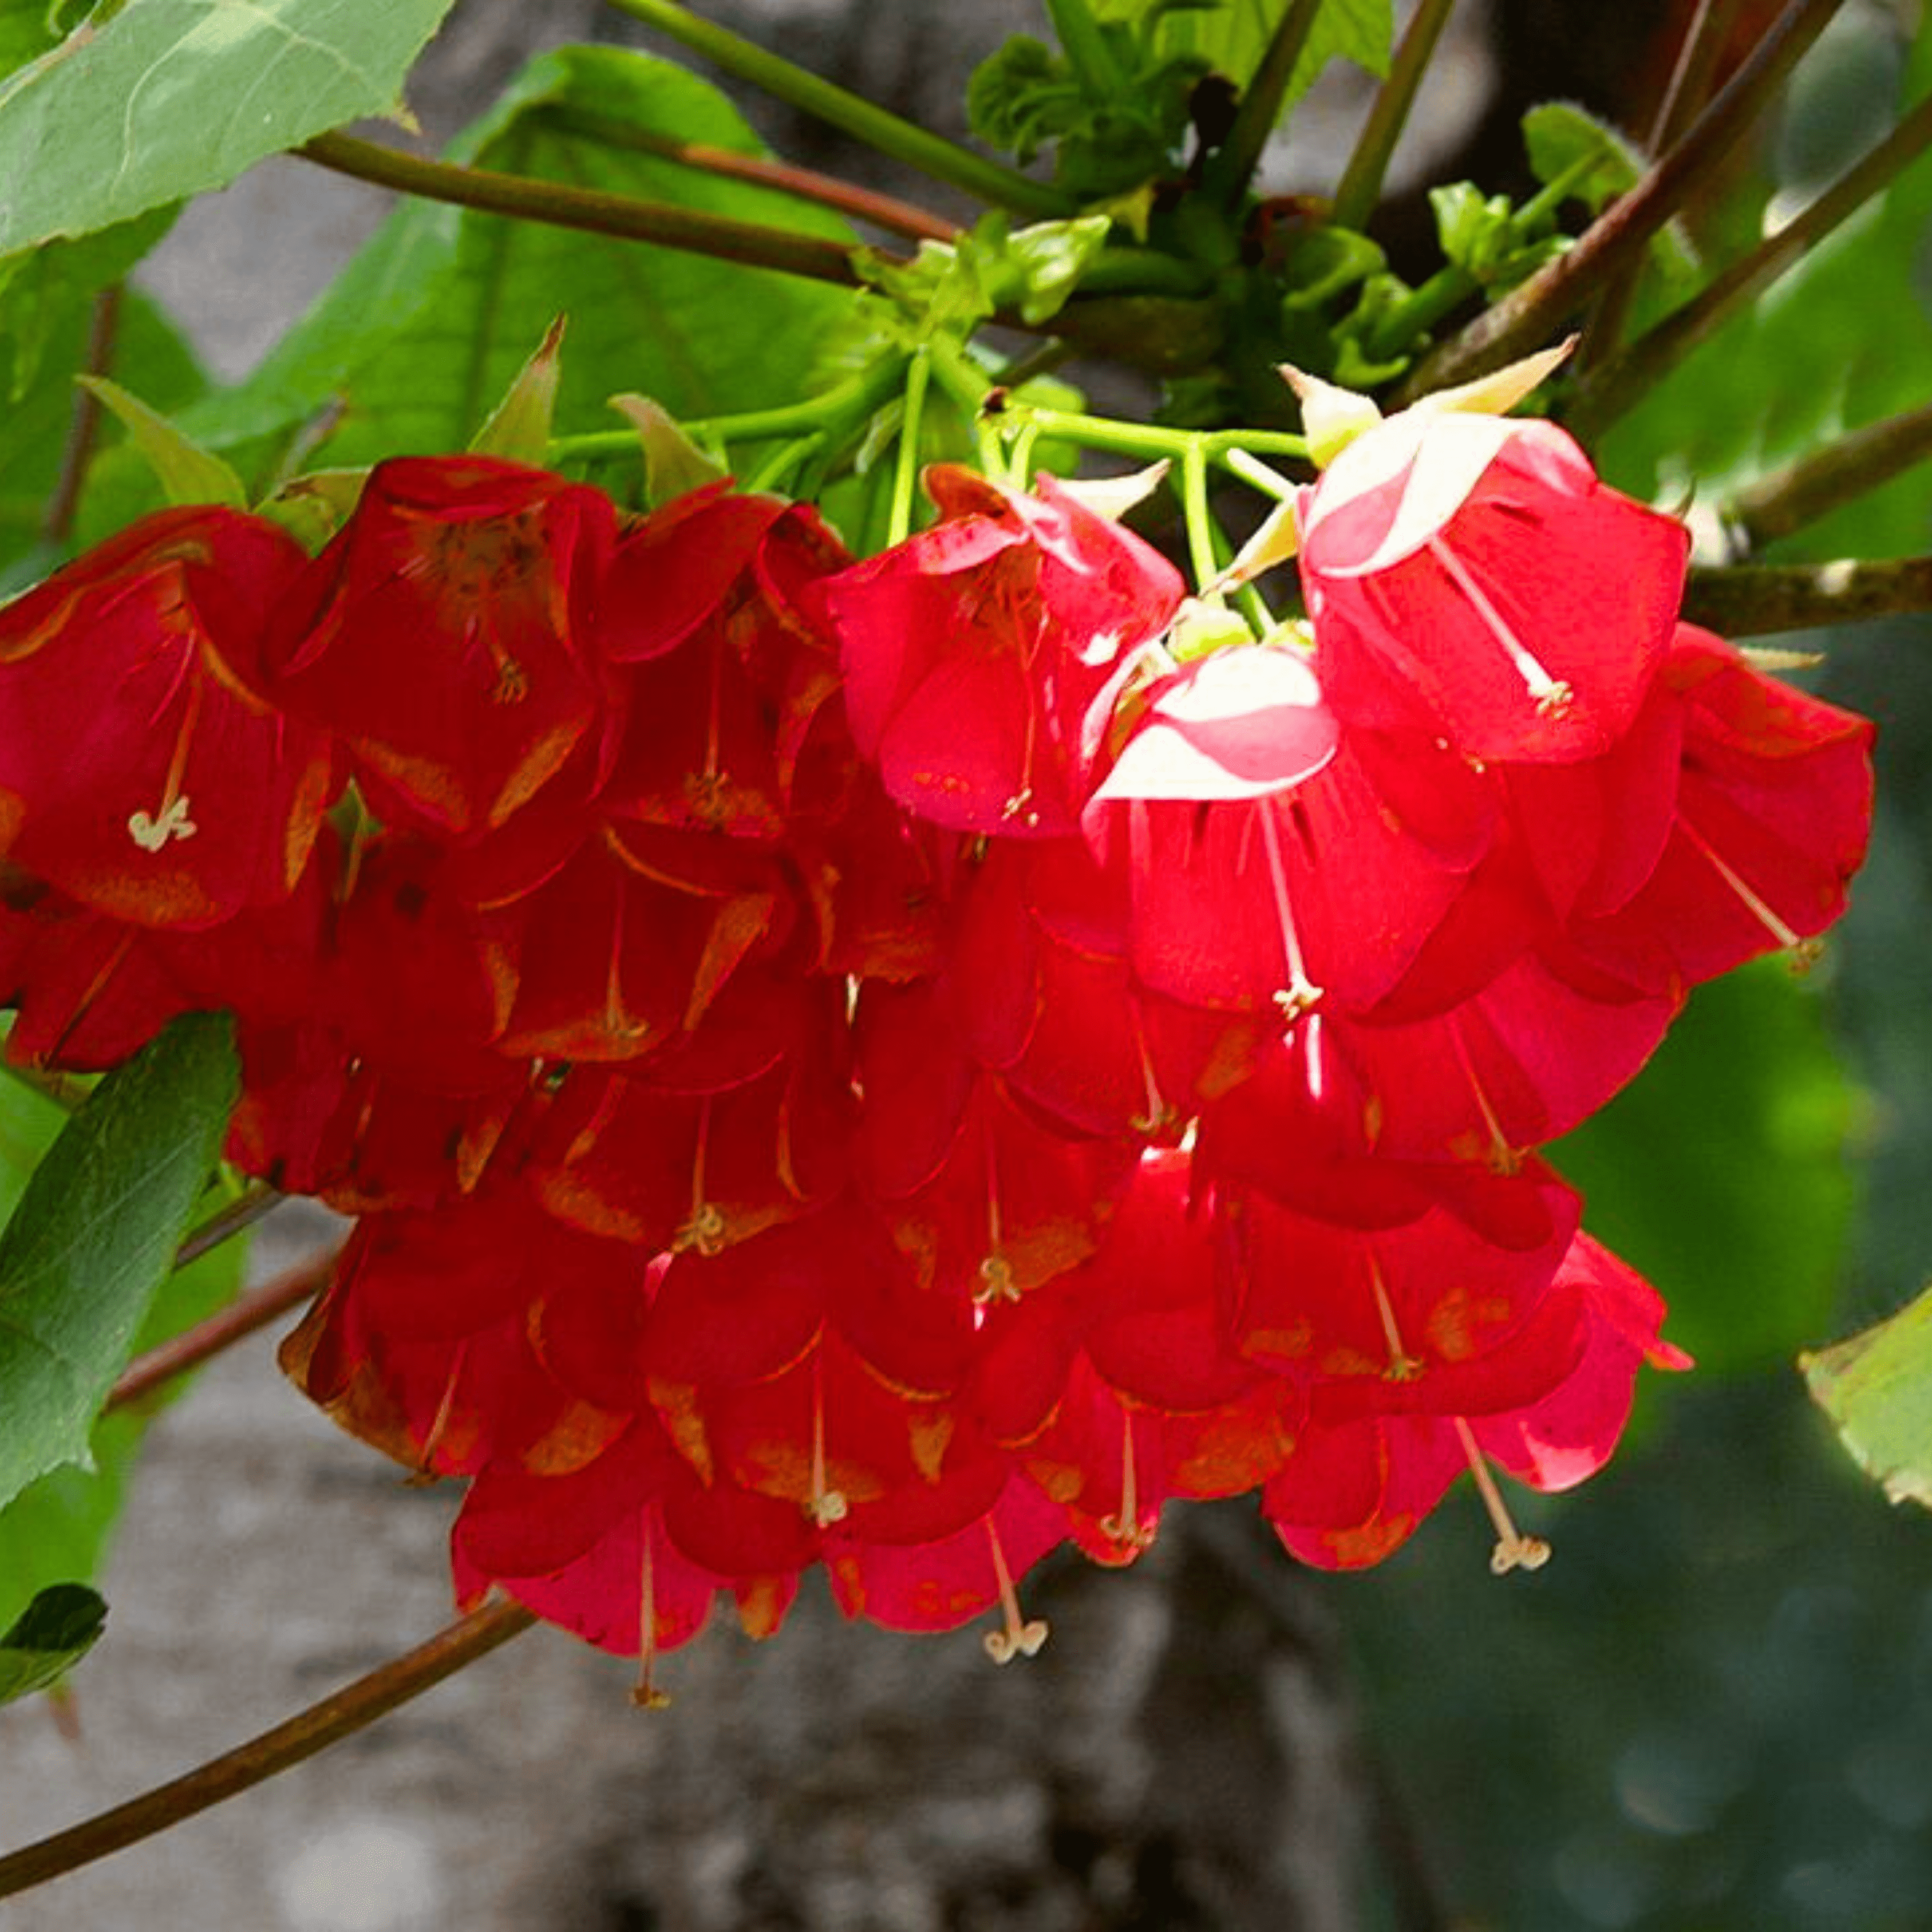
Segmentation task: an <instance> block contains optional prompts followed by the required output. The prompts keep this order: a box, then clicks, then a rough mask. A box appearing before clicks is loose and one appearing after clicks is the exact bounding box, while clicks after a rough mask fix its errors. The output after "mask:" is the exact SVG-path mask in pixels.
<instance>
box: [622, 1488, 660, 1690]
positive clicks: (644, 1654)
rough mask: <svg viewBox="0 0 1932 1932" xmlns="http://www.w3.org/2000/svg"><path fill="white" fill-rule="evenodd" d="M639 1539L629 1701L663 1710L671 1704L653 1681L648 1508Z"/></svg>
mask: <svg viewBox="0 0 1932 1932" xmlns="http://www.w3.org/2000/svg"><path fill="white" fill-rule="evenodd" d="M637 1539H638V1541H640V1543H641V1544H643V1551H644V1554H643V1562H641V1563H640V1565H638V1576H637V1682H636V1683H635V1684H634V1685H632V1686H631V1703H633V1704H634V1705H636V1706H637V1709H639V1710H640V1711H662V1710H665V1709H668V1708H669V1706H670V1692H669V1691H661V1690H659V1689H658V1686H657V1685H656V1684H655V1682H653V1681H652V1673H653V1672H654V1671H655V1668H656V1665H657V1661H658V1597H657V1586H656V1583H655V1579H654V1578H653V1577H652V1571H651V1519H650V1515H649V1512H648V1511H646V1512H645V1513H644V1514H642V1515H641V1516H640V1517H639V1518H638V1519H637Z"/></svg>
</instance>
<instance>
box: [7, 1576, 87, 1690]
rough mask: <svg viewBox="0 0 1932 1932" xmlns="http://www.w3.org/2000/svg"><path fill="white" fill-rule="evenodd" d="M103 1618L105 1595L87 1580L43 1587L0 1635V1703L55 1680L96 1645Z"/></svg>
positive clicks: (40, 1688) (39, 1688)
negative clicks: (86, 1581)
mask: <svg viewBox="0 0 1932 1932" xmlns="http://www.w3.org/2000/svg"><path fill="white" fill-rule="evenodd" d="M106 1626H107V1599H106V1598H104V1597H103V1596H101V1594H100V1593H99V1592H98V1591H95V1590H90V1589H89V1588H88V1587H87V1586H86V1584H85V1583H55V1584H54V1585H52V1586H51V1587H50V1588H49V1589H45V1590H43V1591H41V1592H40V1594H39V1595H37V1597H35V1598H34V1601H32V1602H31V1604H28V1606H27V1607H26V1610H23V1611H22V1612H21V1613H20V1616H19V1618H18V1619H17V1620H16V1621H15V1622H14V1624H13V1627H12V1628H10V1630H8V1631H5V1633H4V1634H0V1704H10V1703H13V1700H14V1699H15V1698H17V1697H27V1696H28V1695H29V1694H31V1693H32V1692H34V1691H44V1690H46V1689H47V1688H49V1685H54V1684H57V1683H58V1682H59V1681H60V1680H61V1679H62V1678H63V1677H64V1676H66V1675H67V1673H68V1671H70V1670H72V1669H73V1668H74V1665H75V1664H77V1663H79V1662H80V1660H81V1659H82V1658H83V1657H85V1656H86V1655H87V1653H88V1652H89V1651H90V1650H92V1649H93V1648H94V1646H95V1643H97V1642H98V1640H99V1639H100V1636H101V1631H103V1629H104V1628H106Z"/></svg>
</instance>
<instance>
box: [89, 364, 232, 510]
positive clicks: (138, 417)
mask: <svg viewBox="0 0 1932 1932" xmlns="http://www.w3.org/2000/svg"><path fill="white" fill-rule="evenodd" d="M79 380H80V386H81V387H82V388H83V389H86V390H87V391H88V392H89V393H90V394H91V395H95V396H97V397H98V398H100V400H101V405H102V407H104V408H105V409H107V410H110V411H112V413H113V414H114V416H115V417H116V418H118V419H119V421H120V422H121V425H122V427H123V428H125V429H126V431H127V434H128V438H129V440H130V441H131V442H132V443H133V446H134V447H135V449H137V450H138V451H139V452H140V454H141V457H142V460H144V461H145V463H146V464H147V466H148V468H149V469H151V470H152V471H153V472H154V475H155V478H156V479H157V481H159V483H160V486H161V488H162V490H163V492H164V493H165V494H166V497H167V499H168V502H169V504H171V505H187V504H192V503H218V504H221V505H225V506H226V508H229V509H231V510H243V509H246V508H248V492H247V491H246V490H244V489H243V488H242V479H241V478H240V477H239V476H237V475H236V473H235V472H234V471H233V469H229V466H228V465H227V464H226V463H224V462H223V461H222V460H221V459H220V457H218V456H211V455H209V454H208V452H207V451H206V450H205V449H202V447H201V446H200V445H199V443H196V442H195V441H194V440H193V438H192V437H187V436H184V435H183V434H181V431H180V430H179V429H178V428H177V427H176V426H175V424H174V423H172V422H170V421H169V419H168V418H167V417H166V416H163V415H162V414H161V413H160V411H159V410H156V409H151V408H150V407H148V404H145V403H144V402H142V400H141V399H140V398H139V396H136V395H130V393H129V392H128V391H127V390H125V389H122V388H121V385H120V384H119V383H113V382H110V381H109V380H108V379H107V377H105V376H83V377H80V379H79Z"/></svg>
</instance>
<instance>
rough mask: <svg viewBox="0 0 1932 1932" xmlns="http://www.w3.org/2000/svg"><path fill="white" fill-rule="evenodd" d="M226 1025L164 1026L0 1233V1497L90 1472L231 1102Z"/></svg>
mask: <svg viewBox="0 0 1932 1932" xmlns="http://www.w3.org/2000/svg"><path fill="white" fill-rule="evenodd" d="M236 1079H237V1074H236V1060H235V1051H234V1046H233V1032H232V1028H231V1025H230V1023H229V1021H228V1020H227V1019H225V1018H223V1017H220V1016H214V1015H209V1014H193V1015H190V1016H188V1017H187V1018H186V1019H181V1020H178V1021H176V1022H175V1023H174V1025H172V1026H170V1027H169V1028H168V1029H167V1031H166V1032H165V1033H163V1034H162V1035H161V1036H160V1038H159V1039H158V1040H155V1041H154V1042H153V1043H152V1044H151V1045H150V1046H148V1047H146V1048H145V1049H143V1050H142V1052H140V1053H139V1054H138V1055H136V1056H135V1058H133V1059H132V1060H130V1061H127V1063H126V1064H124V1065H123V1066H121V1067H117V1068H116V1069H115V1071H114V1072H113V1073H110V1075H109V1076H107V1079H104V1081H102V1082H101V1085H99V1086H98V1088H95V1091H94V1092H93V1093H92V1094H90V1095H89V1097H88V1100H87V1101H86V1104H85V1105H84V1106H83V1107H82V1108H81V1109H80V1112H78V1113H77V1114H76V1115H74V1118H73V1119H72V1120H71V1121H69V1122H68V1124H67V1126H66V1127H65V1129H64V1130H62V1133H61V1135H60V1137H59V1138H58V1139H57V1140H56V1141H55V1143H54V1145H53V1147H52V1149H51V1151H49V1153H48V1154H47V1156H46V1159H45V1160H43V1161H42V1162H41V1163H40V1165H39V1166H38V1167H37V1168H36V1169H35V1170H34V1175H33V1178H32V1179H31V1181H29V1182H28V1184H27V1187H26V1192H25V1193H23V1196H22V1197H21V1199H20V1205H19V1206H18V1207H17V1208H15V1210H14V1211H13V1216H12V1217H11V1219H10V1220H9V1221H8V1222H7V1227H6V1230H5V1233H4V1234H0V1504H4V1503H7V1502H11V1501H12V1500H13V1499H14V1498H15V1497H16V1496H18V1495H19V1494H20V1492H21V1491H22V1490H23V1489H25V1488H26V1486H27V1485H28V1484H29V1483H31V1482H32V1481H34V1479H35V1478H37V1477H40V1476H43V1475H46V1473H47V1472H49V1470H52V1469H59V1468H61V1467H62V1466H64V1465H66V1464H69V1463H73V1464H77V1465H79V1466H80V1467H81V1468H83V1469H86V1467H88V1466H89V1459H90V1453H91V1452H90V1448H89V1438H90V1435H91V1433H92V1429H93V1426H94V1422H95V1416H96V1415H97V1414H98V1412H99V1410H100V1408H101V1403H102V1402H103V1400H104V1399H105V1397H106V1396H107V1392H108V1390H109V1389H110V1387H111V1386H112V1385H113V1381H114V1378H115V1375H116V1374H117V1373H118V1372H119V1370H120V1368H121V1364H123V1363H124V1361H126V1359H127V1352H128V1350H129V1348H130V1346H131V1344H132V1343H133V1340H134V1338H135V1336H136V1332H137V1331H138V1330H139V1328H140V1325H141V1324H142V1321H143V1319H145V1316H146V1315H147V1313H148V1308H149V1307H150V1305H151V1303H152V1301H153V1300H154V1295H155V1292H156V1291H157V1289H158V1288H159V1287H160V1284H161V1283H163V1281H164V1280H166V1277H167V1274H168V1271H169V1268H170V1267H171V1266H172V1262H173V1259H174V1254H175V1247H176V1244H178V1242H179V1241H180V1239H181V1233H182V1232H183V1230H184V1229H185V1227H186V1226H187V1223H188V1220H189V1218H190V1216H191V1214H193V1210H194V1207H195V1204H196V1202H197V1201H198V1200H199V1199H200V1196H201V1194H202V1188H203V1187H204V1185H205V1183H206V1181H207V1179H208V1173H209V1171H210V1169H211V1167H212V1166H213V1164H214V1159H215V1157H216V1154H217V1151H218V1150H219V1148H220V1142H221V1135H222V1132H223V1128H224V1127H225V1126H226V1122H227V1118H228V1114H229V1109H230V1108H231V1107H232V1106H233V1104H234V1100H235V1093H236Z"/></svg>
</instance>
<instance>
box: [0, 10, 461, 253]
mask: <svg viewBox="0 0 1932 1932" xmlns="http://www.w3.org/2000/svg"><path fill="white" fill-rule="evenodd" d="M450 5H451V0H128V4H127V5H126V6H124V7H122V8H121V10H119V11H118V12H116V13H114V14H113V17H111V18H110V19H108V20H107V21H106V23H105V24H104V25H102V26H95V25H94V24H93V23H92V22H90V23H87V24H85V25H83V26H80V27H77V28H76V29H75V30H74V31H73V32H72V33H71V34H69V35H68V37H67V38H66V39H65V40H63V41H62V43H61V44H60V45H59V46H58V47H55V48H53V49H51V50H50V51H49V52H46V53H44V54H43V55H40V57H39V58H37V59H36V60H33V61H31V62H28V64H27V65H25V66H23V67H20V68H17V69H16V71H14V72H13V74H10V75H9V76H8V77H7V79H6V80H5V81H0V184H5V187H4V189H0V254H10V253H11V252H12V251H13V250H15V249H17V248H28V247H30V246H31V245H32V244H34V242H44V241H46V239H49V237H50V236H55V235H85V234H86V233H89V231H90V230H92V229H96V228H105V227H107V226H108V225H109V224H110V223H113V222H116V221H124V220H127V218H128V217H130V215H136V214H141V213H142V212H143V211H145V210H146V209H148V208H154V207H157V206H159V205H160V204H161V203H163V202H170V201H179V200H181V199H183V198H184V197H185V196H189V195H193V194H199V193H202V192H204V191H205V190H207V189H209V188H216V187H223V186H225V185H226V184H227V183H228V182H229V181H233V179H234V178H236V175H239V174H240V173H241V172H242V171H243V170H244V169H246V168H248V167H249V166H251V165H252V164H253V163H255V162H257V161H258V160H261V159H262V157H263V156H264V155H266V154H275V153H278V152H279V151H281V149H283V148H290V147H294V146H296V145H298V144H299V142H303V141H305V140H307V139H308V137H309V136H311V134H319V133H321V132H322V131H323V130H324V129H325V128H329V127H335V126H338V124H341V122H343V121H354V120H357V119H360V118H363V117H364V116H366V115H372V114H387V113H393V112H395V111H396V110H398V107H399V106H400V104H401V92H402V83H403V77H404V75H405V74H407V72H408V71H409V69H410V63H411V62H413V61H414V60H415V58H416V55H418V53H419V52H421V51H422V47H423V44H424V43H425V41H427V40H428V38H429V37H430V36H431V34H433V33H434V32H435V31H436V29H437V25H438V23H440V21H441V20H442V19H443V15H444V14H445V13H447V12H448V11H449V7H450Z"/></svg>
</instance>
